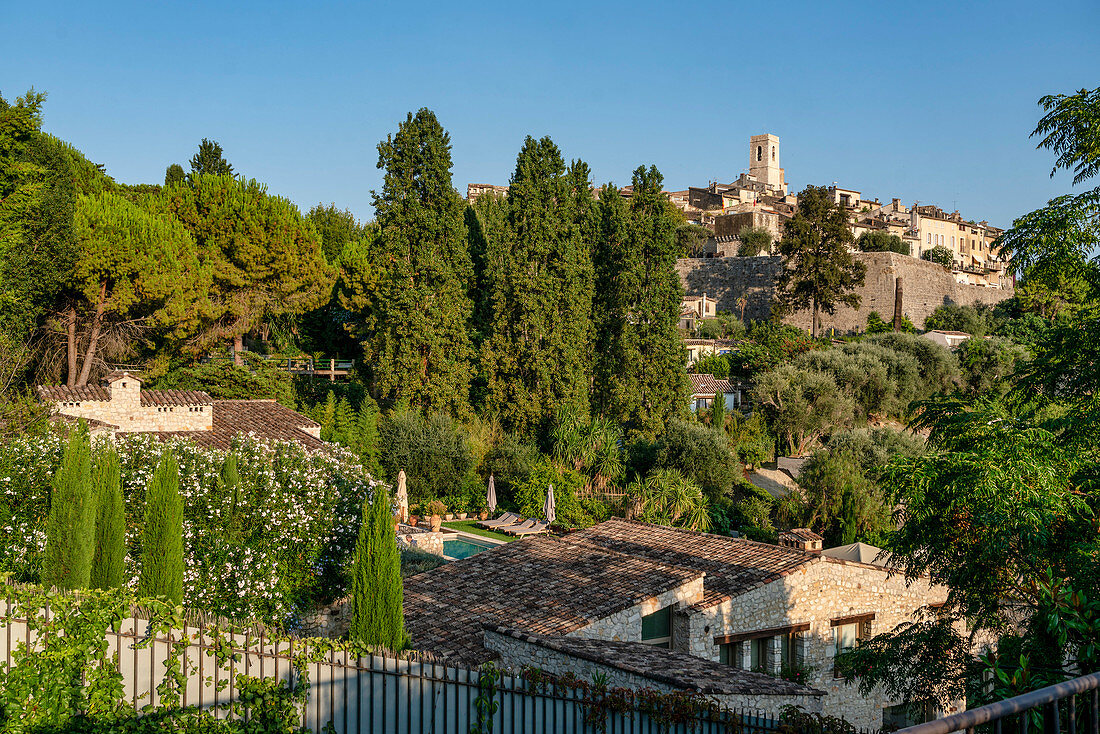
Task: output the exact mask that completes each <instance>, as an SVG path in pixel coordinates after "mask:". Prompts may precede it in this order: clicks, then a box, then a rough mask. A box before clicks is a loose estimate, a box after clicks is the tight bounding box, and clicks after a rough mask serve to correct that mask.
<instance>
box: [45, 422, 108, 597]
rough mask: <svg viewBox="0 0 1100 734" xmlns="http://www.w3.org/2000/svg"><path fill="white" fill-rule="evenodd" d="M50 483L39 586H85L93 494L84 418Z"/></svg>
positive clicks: (93, 536)
mask: <svg viewBox="0 0 1100 734" xmlns="http://www.w3.org/2000/svg"><path fill="white" fill-rule="evenodd" d="M51 484H52V491H51V493H50V514H49V517H48V518H47V520H46V552H45V555H44V557H43V559H42V585H43V586H47V587H50V586H55V587H57V588H59V589H86V588H88V583H89V581H90V580H91V573H92V557H93V556H94V554H95V542H96V533H95V526H96V495H95V488H94V487H93V486H92V448H91V441H90V439H89V438H88V428H87V426H86V425H85V424H84V422H83V421H81V422H80V424H79V425H78V426H76V427H75V428H73V429H72V431H70V433H69V443H68V444H67V445H66V447H65V453H64V455H63V456H62V458H61V466H60V467H59V468H58V470H57V473H56V474H54V477H53V481H52V483H51Z"/></svg>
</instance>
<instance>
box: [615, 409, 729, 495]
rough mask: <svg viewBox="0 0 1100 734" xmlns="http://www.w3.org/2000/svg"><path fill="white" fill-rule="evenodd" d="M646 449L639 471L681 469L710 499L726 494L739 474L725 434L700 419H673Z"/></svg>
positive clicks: (638, 473) (639, 463)
mask: <svg viewBox="0 0 1100 734" xmlns="http://www.w3.org/2000/svg"><path fill="white" fill-rule="evenodd" d="M636 443H639V442H636ZM647 453H650V455H649V456H648V457H646V459H645V460H643V461H638V460H636V461H635V462H634V469H635V472H636V474H637V475H639V476H648V475H649V474H650V473H651V472H652V471H654V470H656V469H679V470H680V472H681V473H683V475H684V476H685V477H687V478H688V479H690V480H691V481H693V482H694V483H695V484H697V485H699V487H700V488H701V489H702V490H703V494H704V495H706V497H707V499H708V500H709V501H711V502H714V501H715V500H717V498H719V497H721V496H722V495H723V494H725V493H726V492H727V491H728V490H729V488H730V486H731V485H732V484H733V482H734V480H735V479H736V477H737V476H738V475H739V474H740V467H738V466H737V463H736V460H735V459H734V456H733V454H731V453H730V450H729V445H728V444H727V443H726V438H725V436H723V435H721V434H720V433H719V432H717V431H712V430H711V429H710V428H708V427H707V426H704V425H702V424H700V423H695V422H688V421H684V420H678V419H677V420H672V421H670V422H669V424H668V426H667V427H666V428H665V431H664V432H663V433H662V434H661V435H660V436H658V437H657V440H656V442H655V443H654V444H653V445H652V448H651V449H650V451H649V452H647Z"/></svg>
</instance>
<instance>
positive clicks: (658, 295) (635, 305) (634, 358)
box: [593, 167, 687, 435]
mask: <svg viewBox="0 0 1100 734" xmlns="http://www.w3.org/2000/svg"><path fill="white" fill-rule="evenodd" d="M633 184H634V191H633V194H632V196H631V198H630V203H629V204H627V203H625V202H624V200H623V197H622V196H621V195H620V194H619V192H618V190H617V189H616V188H614V187H612V186H610V185H608V186H606V187H604V189H603V191H602V192H601V193H600V199H599V203H598V206H597V210H598V214H597V221H598V234H597V235H596V245H595V247H594V254H593V260H594V264H595V268H596V281H597V283H598V284H599V287H598V288H597V289H596V296H595V303H594V307H593V313H594V321H595V349H594V354H595V367H594V370H593V372H594V374H593V405H594V406H595V408H596V409H597V410H599V411H600V412H601V413H603V414H604V415H605V416H607V417H608V418H611V419H612V420H615V421H617V422H619V423H621V424H622V425H623V426H624V427H625V428H626V429H627V431H628V432H629V433H631V434H633V435H639V434H648V435H654V434H656V433H658V432H659V431H661V429H662V428H663V427H664V425H665V424H666V423H667V422H668V421H669V420H671V419H672V418H675V417H676V416H678V415H681V414H682V413H683V411H684V406H685V405H686V397H685V396H686V395H687V377H686V376H685V374H684V370H683V365H684V361H685V354H684V348H683V341H682V339H681V338H680V334H679V331H678V328H677V325H678V323H679V315H680V304H681V302H682V299H683V286H682V285H681V284H680V279H679V276H678V275H677V274H676V269H675V268H676V258H677V256H678V253H679V245H678V244H677V239H676V229H677V216H676V213H675V212H674V209H673V207H672V205H671V203H669V201H668V199H667V197H666V196H665V195H664V194H663V193H662V191H661V186H662V184H663V179H662V177H661V174H660V173H659V172H658V171H657V169H656V168H654V167H650V168H649V169H648V170H646V169H645V168H644V167H639V168H638V169H636V170H635V171H634V177H633Z"/></svg>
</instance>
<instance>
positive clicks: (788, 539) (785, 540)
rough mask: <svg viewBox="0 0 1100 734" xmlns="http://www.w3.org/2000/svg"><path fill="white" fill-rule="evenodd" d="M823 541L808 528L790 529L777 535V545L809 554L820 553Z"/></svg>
mask: <svg viewBox="0 0 1100 734" xmlns="http://www.w3.org/2000/svg"><path fill="white" fill-rule="evenodd" d="M824 542H825V539H824V538H822V537H821V536H820V535H818V534H817V533H815V532H814V531H813V530H810V529H809V528H791V529H790V530H784V531H783V532H782V533H780V534H779V545H782V546H784V547H786V548H797V549H798V550H804V551H807V552H809V553H821V547H822V544H823V543H824Z"/></svg>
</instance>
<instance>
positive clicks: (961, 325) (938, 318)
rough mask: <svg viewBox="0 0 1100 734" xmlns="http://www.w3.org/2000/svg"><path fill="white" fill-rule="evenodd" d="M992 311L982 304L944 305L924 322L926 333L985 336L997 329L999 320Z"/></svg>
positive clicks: (938, 307) (937, 308)
mask: <svg viewBox="0 0 1100 734" xmlns="http://www.w3.org/2000/svg"><path fill="white" fill-rule="evenodd" d="M994 314H995V312H994V310H993V309H991V308H989V307H988V306H986V305H984V304H979V305H977V306H958V305H955V304H945V305H943V306H937V307H936V310H935V311H933V312H932V313H930V314H928V317H927V318H925V320H924V328H925V330H926V331H931V330H933V329H937V330H939V331H965V332H966V333H967V334H970V335H971V336H978V337H981V336H985V335H986V334H990V333H992V332H993V330H994V329H996V328H997V326H998V323H999V321H1000V319H998V318H997V317H996V316H995V315H994Z"/></svg>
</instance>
